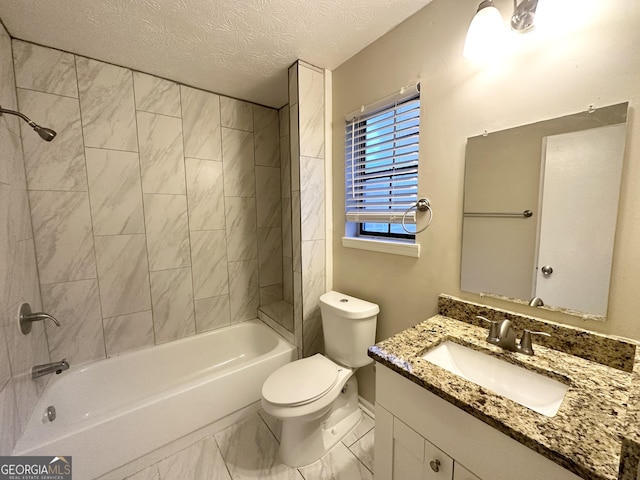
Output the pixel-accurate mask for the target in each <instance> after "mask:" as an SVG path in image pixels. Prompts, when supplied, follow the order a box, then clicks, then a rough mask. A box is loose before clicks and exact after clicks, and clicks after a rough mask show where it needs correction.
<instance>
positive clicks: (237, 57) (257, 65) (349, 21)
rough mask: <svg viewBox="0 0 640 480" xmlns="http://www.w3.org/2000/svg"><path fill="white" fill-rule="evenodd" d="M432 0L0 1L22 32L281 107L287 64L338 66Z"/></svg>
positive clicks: (8, 20)
mask: <svg viewBox="0 0 640 480" xmlns="http://www.w3.org/2000/svg"><path fill="white" fill-rule="evenodd" d="M430 1H431V0H37V1H25V0H0V19H2V21H3V22H4V24H5V26H6V27H7V30H8V31H9V33H10V34H11V35H12V36H13V37H15V38H20V39H22V40H27V41H31V42H35V43H39V44H41V45H46V46H50V47H54V48H58V49H61V50H66V51H69V52H73V53H77V54H80V55H85V56H88V57H92V58H95V59H97V60H102V61H105V62H110V63H114V64H117V65H122V66H125V67H129V68H133V69H136V70H139V71H142V72H146V73H151V74H154V75H158V76H161V77H165V78H169V79H172V80H176V81H178V82H182V83H185V84H187V85H192V86H195V87H199V88H203V89H206V90H210V91H213V92H217V93H221V94H224V95H229V96H232V97H237V98H241V99H245V100H250V101H252V102H256V103H260V104H263V105H269V106H272V107H281V106H282V105H284V104H285V103H287V80H286V79H287V77H286V69H287V67H288V66H289V65H291V64H292V63H293V62H294V61H295V60H297V59H302V60H305V61H306V62H309V63H311V64H314V65H316V66H319V67H322V68H328V69H334V68H336V67H337V66H339V65H340V64H341V63H343V62H344V61H345V60H347V59H348V58H350V57H351V56H353V55H354V54H356V53H357V52H359V51H360V50H362V49H363V48H364V47H365V46H367V45H368V44H370V43H371V42H373V41H374V40H376V39H377V38H379V37H380V36H382V35H383V34H384V33H386V32H388V31H389V30H391V29H392V28H393V27H395V26H396V25H398V24H399V23H401V22H402V21H403V20H405V19H406V18H408V17H410V16H411V15H413V14H414V13H415V12H417V11H418V10H419V9H421V8H422V7H424V6H425V5H427V4H428V3H430Z"/></svg>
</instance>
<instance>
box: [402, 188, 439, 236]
mask: <svg viewBox="0 0 640 480" xmlns="http://www.w3.org/2000/svg"><path fill="white" fill-rule="evenodd" d="M414 208H415V209H416V212H426V211H428V212H429V221H428V222H427V224H426V225H425V226H424V227H422V228H421V229H420V230H416V231H415V233H416V234H418V233H421V232H424V231H425V230H426V229H427V228H429V225H431V221H432V220H433V210H432V209H431V202H429V199H428V198H427V197H423V198H420V199H418V201H417V202H416V203H414V204H413V205H411V206H410V207H409V208H407V211H406V212H404V213H403V214H402V229H403V230H404V231H405V232H407V233H408V234H410V235H414V232H410V231H409V230H407V227H405V225H404V221H405V219H406V217H407V213H409V212H410V211H411V210H413V209H414ZM416 225H417V220H416Z"/></svg>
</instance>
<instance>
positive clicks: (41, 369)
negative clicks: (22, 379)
mask: <svg viewBox="0 0 640 480" xmlns="http://www.w3.org/2000/svg"><path fill="white" fill-rule="evenodd" d="M68 369H69V362H67V359H66V358H63V359H62V360H61V361H59V362H52V363H44V364H42V365H35V366H34V367H32V368H31V378H38V377H42V376H44V375H48V374H50V373H53V372H55V373H56V374H60V373H62V372H63V371H64V370H68Z"/></svg>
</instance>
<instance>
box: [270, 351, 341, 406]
mask: <svg viewBox="0 0 640 480" xmlns="http://www.w3.org/2000/svg"><path fill="white" fill-rule="evenodd" d="M338 370H339V367H338V365H336V364H335V363H333V362H332V361H331V360H329V359H328V358H326V357H324V356H323V355H320V354H319V353H317V354H315V355H313V356H311V357H308V358H303V359H301V360H296V361H295V362H291V363H288V364H287V365H284V366H282V367H280V368H279V369H278V370H276V371H275V372H273V373H272V374H271V375H270V376H269V378H267V380H266V381H265V382H264V385H263V386H262V398H264V399H265V400H266V401H267V402H269V403H271V404H273V405H277V406H288V407H295V406H300V405H306V404H308V403H311V402H313V401H315V400H317V399H318V398H321V397H322V396H324V395H326V394H327V392H329V391H330V390H331V389H332V388H333V387H334V385H335V384H336V382H337V380H338Z"/></svg>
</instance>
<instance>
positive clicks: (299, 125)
mask: <svg viewBox="0 0 640 480" xmlns="http://www.w3.org/2000/svg"><path fill="white" fill-rule="evenodd" d="M289 106H290V108H289V121H290V127H289V132H290V134H289V141H290V151H291V158H290V162H289V168H290V170H291V214H292V231H291V243H292V257H291V260H292V267H293V303H294V328H295V336H296V344H297V345H298V347H299V348H302V353H303V355H304V356H305V357H306V356H309V355H313V354H314V353H316V352H321V351H323V349H324V346H323V338H322V322H321V317H320V308H319V304H318V299H319V297H320V295H322V294H323V293H324V286H325V276H326V259H325V241H326V237H325V216H324V211H325V202H324V192H325V178H324V149H325V145H324V73H323V71H322V70H321V69H318V68H316V67H314V66H312V65H309V64H306V63H304V62H300V61H299V62H296V63H295V64H294V65H293V66H291V67H290V68H289ZM283 206H284V202H283ZM283 243H285V244H286V242H283Z"/></svg>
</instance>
